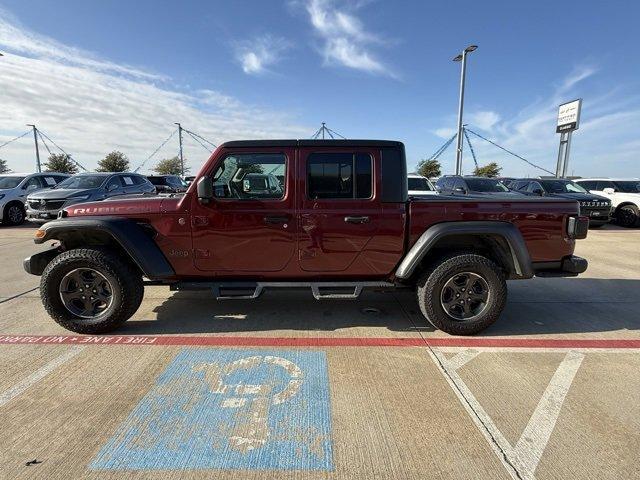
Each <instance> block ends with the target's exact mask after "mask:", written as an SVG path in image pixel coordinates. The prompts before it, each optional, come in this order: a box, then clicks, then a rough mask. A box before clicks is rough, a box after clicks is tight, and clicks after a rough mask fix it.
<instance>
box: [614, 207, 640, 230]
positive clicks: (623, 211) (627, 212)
mask: <svg viewBox="0 0 640 480" xmlns="http://www.w3.org/2000/svg"><path fill="white" fill-rule="evenodd" d="M616 220H617V221H618V225H620V226H622V227H626V228H633V227H635V226H636V225H638V223H639V222H640V211H639V210H638V207H636V206H635V205H624V206H622V207H620V208H618V210H617V212H616Z"/></svg>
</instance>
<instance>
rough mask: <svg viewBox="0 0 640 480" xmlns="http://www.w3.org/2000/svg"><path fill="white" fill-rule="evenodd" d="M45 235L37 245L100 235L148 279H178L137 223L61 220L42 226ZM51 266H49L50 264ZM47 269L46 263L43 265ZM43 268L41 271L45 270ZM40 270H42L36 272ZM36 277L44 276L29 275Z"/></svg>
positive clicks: (117, 219)
mask: <svg viewBox="0 0 640 480" xmlns="http://www.w3.org/2000/svg"><path fill="white" fill-rule="evenodd" d="M39 230H40V231H42V232H44V233H43V234H39V236H37V237H36V238H35V239H34V242H35V243H37V244H41V243H44V242H47V241H50V240H60V241H61V242H62V243H64V239H65V237H68V236H74V235H91V233H92V232H97V233H99V234H101V235H108V236H109V237H111V239H113V240H114V241H115V242H116V243H117V244H118V245H119V246H120V247H122V249H123V250H124V251H125V252H126V253H127V254H128V255H129V257H130V258H131V260H132V261H133V262H134V263H135V264H136V265H137V266H138V268H140V271H141V272H142V273H143V274H144V276H145V277H147V278H149V279H151V280H162V279H165V278H167V277H172V276H174V275H175V272H174V270H173V267H172V266H171V264H170V263H169V261H168V260H167V258H166V257H165V256H164V254H163V253H162V250H160V247H158V245H157V244H156V243H155V242H154V241H153V238H152V235H151V234H150V233H149V232H148V231H146V230H145V228H144V227H143V226H142V225H140V224H139V223H137V222H136V221H134V220H131V219H128V218H120V217H81V218H62V219H59V220H53V221H51V222H47V223H45V224H44V225H42V226H41V227H40V229H39ZM27 260H29V259H26V260H25V263H24V265H25V269H26V268H27V265H28V264H29V263H30V264H31V269H32V270H35V269H36V266H40V265H42V264H43V263H44V262H43V261H42V260H44V259H43V258H39V259H38V260H39V261H35V260H36V259H35V258H34V261H33V262H27ZM47 263H48V262H47ZM44 266H46V263H44ZM44 266H43V267H42V270H44ZM37 269H38V270H39V268H37ZM29 273H32V274H34V275H41V274H42V271H40V272H39V273H38V272H36V271H29Z"/></svg>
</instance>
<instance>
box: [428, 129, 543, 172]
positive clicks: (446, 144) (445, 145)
mask: <svg viewBox="0 0 640 480" xmlns="http://www.w3.org/2000/svg"><path fill="white" fill-rule="evenodd" d="M469 133H470V134H472V135H475V136H476V137H478V138H480V139H481V140H484V141H485V142H487V143H490V144H491V145H493V146H494V147H497V148H499V149H500V150H502V151H503V152H506V153H508V154H509V155H511V156H513V157H516V158H517V159H518V160H521V161H523V162H525V163H526V164H528V165H530V166H532V167H534V168H537V169H538V170H542V171H543V172H545V173H549V174H551V175H554V172H552V171H550V170H547V169H546V168H544V167H541V166H540V165H536V164H535V163H533V162H531V161H529V160H527V159H526V158H524V157H522V156H520V155H518V154H517V153H514V152H512V151H511V150H508V149H506V148H504V147H503V146H502V145H499V144H498V143H496V142H494V141H493V140H489V139H488V138H486V137H484V136H482V135H480V134H479V133H477V132H474V131H473V130H471V129H470V128H467V125H463V126H462V134H463V138H462V140H465V139H466V141H467V145H469V150H470V151H471V156H472V157H473V162H474V163H475V166H476V167H478V159H477V157H476V152H475V150H474V148H473V145H472V144H471V139H470V138H469ZM457 137H458V134H457V133H456V134H454V135H453V136H452V137H451V138H450V139H449V140H447V141H446V142H444V143H443V144H442V145H441V146H440V148H438V149H437V150H436V151H435V152H434V153H433V154H432V155H431V156H430V157H429V158H428V160H437V159H438V157H440V155H442V154H443V153H444V152H445V151H446V150H447V148H449V146H450V145H451V144H452V143H453V141H454V140H455V139H456V138H457ZM462 140H460V141H459V142H458V143H459V144H461V145H462V144H463V141H462Z"/></svg>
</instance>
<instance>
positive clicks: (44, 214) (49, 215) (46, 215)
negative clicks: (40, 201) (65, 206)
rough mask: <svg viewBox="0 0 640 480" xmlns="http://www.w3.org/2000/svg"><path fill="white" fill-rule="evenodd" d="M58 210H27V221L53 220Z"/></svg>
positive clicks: (56, 216)
mask: <svg viewBox="0 0 640 480" xmlns="http://www.w3.org/2000/svg"><path fill="white" fill-rule="evenodd" d="M58 212H59V210H33V209H31V208H27V220H53V219H55V218H58Z"/></svg>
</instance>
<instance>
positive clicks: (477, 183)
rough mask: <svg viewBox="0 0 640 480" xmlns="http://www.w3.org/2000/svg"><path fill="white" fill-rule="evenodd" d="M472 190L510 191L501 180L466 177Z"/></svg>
mask: <svg viewBox="0 0 640 480" xmlns="http://www.w3.org/2000/svg"><path fill="white" fill-rule="evenodd" d="M464 180H465V182H467V185H469V190H471V191H472V192H508V191H509V189H508V188H507V187H505V186H504V185H503V184H502V182H501V181H500V180H496V179H493V178H465V179H464Z"/></svg>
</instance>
